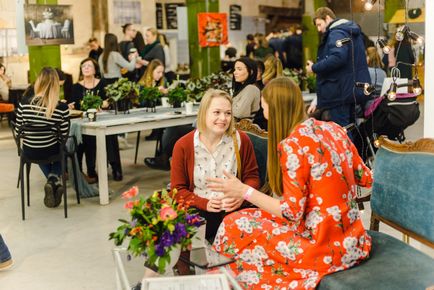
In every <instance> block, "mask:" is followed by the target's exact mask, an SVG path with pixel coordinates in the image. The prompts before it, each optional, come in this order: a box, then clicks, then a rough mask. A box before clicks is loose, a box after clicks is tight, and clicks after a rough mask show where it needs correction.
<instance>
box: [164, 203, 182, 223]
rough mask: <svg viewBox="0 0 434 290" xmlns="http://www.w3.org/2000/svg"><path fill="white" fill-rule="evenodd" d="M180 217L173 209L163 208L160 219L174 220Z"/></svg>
mask: <svg viewBox="0 0 434 290" xmlns="http://www.w3.org/2000/svg"><path fill="white" fill-rule="evenodd" d="M177 216H178V214H177V213H176V211H175V210H174V209H173V208H171V207H169V206H168V207H163V208H162V209H161V210H160V218H161V220H162V221H166V220H173V219H175V218H176V217H177Z"/></svg>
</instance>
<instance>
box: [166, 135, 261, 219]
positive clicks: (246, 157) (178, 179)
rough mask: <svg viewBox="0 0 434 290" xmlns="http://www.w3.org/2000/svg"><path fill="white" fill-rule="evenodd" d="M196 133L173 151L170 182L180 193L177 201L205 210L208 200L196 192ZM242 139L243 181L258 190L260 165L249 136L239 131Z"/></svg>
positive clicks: (180, 142)
mask: <svg viewBox="0 0 434 290" xmlns="http://www.w3.org/2000/svg"><path fill="white" fill-rule="evenodd" d="M194 132H195V130H193V131H192V132H190V133H188V134H186V135H185V136H184V137H182V138H181V139H179V140H178V141H177V142H176V144H175V147H174V149H173V154H172V164H171V170H170V181H171V187H172V189H174V188H176V189H177V190H178V193H177V194H176V196H175V199H176V200H179V199H183V200H185V201H190V203H191V204H190V205H191V206H194V207H196V208H198V209H201V210H205V211H206V206H207V204H208V199H207V198H203V197H200V196H198V195H196V194H195V193H194V192H193V190H194V177H193V172H194ZM238 133H239V134H240V139H241V147H240V158H241V175H242V176H241V181H242V182H243V183H245V184H248V185H250V186H251V187H253V188H256V189H258V188H259V185H260V180H259V172H258V164H257V163H256V157H255V151H254V150H253V145H252V142H251V141H250V138H249V136H247V134H246V133H244V132H242V131H238Z"/></svg>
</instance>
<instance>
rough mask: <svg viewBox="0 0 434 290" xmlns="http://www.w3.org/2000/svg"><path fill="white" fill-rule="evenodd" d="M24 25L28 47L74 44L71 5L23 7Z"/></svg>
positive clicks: (32, 5) (30, 5)
mask: <svg viewBox="0 0 434 290" xmlns="http://www.w3.org/2000/svg"><path fill="white" fill-rule="evenodd" d="M24 25H25V33H26V44H27V45H28V46H35V45H59V44H73V43H74V22H73V20H72V12H71V5H34V4H29V5H24Z"/></svg>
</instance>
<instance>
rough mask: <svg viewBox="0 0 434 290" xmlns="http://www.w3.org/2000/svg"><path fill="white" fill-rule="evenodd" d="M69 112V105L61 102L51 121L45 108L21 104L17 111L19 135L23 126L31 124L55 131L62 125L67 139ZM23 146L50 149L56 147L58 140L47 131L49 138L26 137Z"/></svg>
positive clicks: (61, 128) (61, 127)
mask: <svg viewBox="0 0 434 290" xmlns="http://www.w3.org/2000/svg"><path fill="white" fill-rule="evenodd" d="M68 120H69V110H68V105H67V104H65V103H61V102H59V103H58V105H57V107H56V109H55V110H54V112H53V115H52V116H51V118H50V119H47V117H46V115H45V107H40V106H36V105H32V104H30V103H26V102H23V103H20V104H18V108H17V111H16V131H17V133H18V130H19V128H20V127H21V126H22V125H23V124H29V125H34V126H40V127H44V126H52V128H53V131H54V130H55V128H56V126H57V125H59V124H60V130H61V131H62V134H63V135H64V136H65V137H66V135H67V134H68V131H69V122H68ZM23 144H24V145H26V146H27V147H30V148H38V149H43V148H48V147H50V146H53V145H56V144H57V140H56V138H55V137H54V136H53V135H52V133H51V132H50V131H47V136H46V137H45V136H26V137H25V138H24V140H23Z"/></svg>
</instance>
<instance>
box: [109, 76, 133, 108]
mask: <svg viewBox="0 0 434 290" xmlns="http://www.w3.org/2000/svg"><path fill="white" fill-rule="evenodd" d="M105 90H106V94H107V96H108V99H109V101H111V102H112V104H113V105H114V107H115V112H116V114H117V112H118V111H124V112H125V113H129V110H130V109H131V108H132V106H133V104H137V103H138V96H139V87H138V85H137V84H136V83H134V82H132V81H129V80H128V79H127V78H120V79H119V80H117V81H116V82H114V83H113V84H110V85H108V86H107V87H106V88H105Z"/></svg>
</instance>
